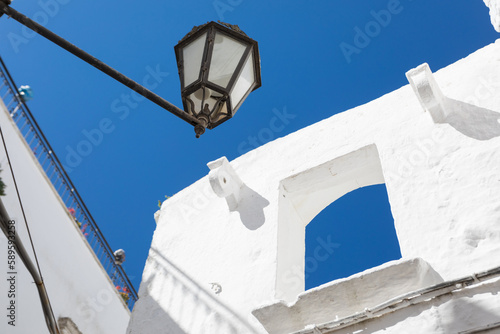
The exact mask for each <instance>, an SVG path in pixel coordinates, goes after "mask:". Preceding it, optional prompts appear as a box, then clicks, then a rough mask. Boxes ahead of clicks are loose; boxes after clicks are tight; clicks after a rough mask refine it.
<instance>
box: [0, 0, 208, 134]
mask: <svg viewBox="0 0 500 334" xmlns="http://www.w3.org/2000/svg"><path fill="white" fill-rule="evenodd" d="M9 4H10V0H0V16H1V15H2V14H3V13H5V14H7V15H8V16H10V17H12V18H13V19H14V20H16V21H17V22H19V23H21V24H23V25H25V26H26V27H28V28H30V29H31V30H33V31H35V32H36V33H38V34H40V35H42V36H43V37H45V38H47V39H48V40H49V41H51V42H53V43H55V44H57V45H59V46H60V47H62V48H63V49H65V50H66V51H68V52H70V53H72V54H74V55H75V56H77V57H78V58H80V59H82V60H83V61H85V62H87V63H88V64H90V65H92V66H94V67H95V68H97V69H98V70H100V71H102V72H104V73H106V74H107V75H109V76H110V77H112V78H113V79H115V80H117V81H119V82H121V83H122V84H124V85H125V86H127V87H129V88H130V89H132V90H134V91H136V92H137V93H138V94H141V95H142V96H144V97H145V98H147V99H148V100H150V101H152V102H154V103H156V104H157V105H159V106H160V107H162V108H163V109H165V110H167V111H169V112H171V113H172V114H174V115H175V116H177V117H179V118H182V119H183V120H185V121H186V122H188V123H190V124H191V125H194V126H196V125H200V121H199V120H198V119H196V118H195V117H193V116H191V115H189V114H187V113H186V112H184V111H183V110H182V109H180V108H178V107H176V106H175V105H173V104H172V103H170V102H168V101H167V100H165V99H164V98H162V97H160V96H158V95H157V94H155V93H153V92H152V91H150V90H149V89H147V88H145V87H144V86H141V85H140V84H138V83H137V82H135V81H134V80H132V79H130V78H129V77H127V76H125V75H123V74H121V73H120V72H118V71H117V70H115V69H114V68H112V67H110V66H108V65H106V64H105V63H103V62H102V61H100V60H99V59H97V58H95V57H93V56H92V55H90V54H88V53H87V52H85V51H83V50H82V49H80V48H78V47H77V46H75V45H73V44H71V43H70V42H68V41H67V40H65V39H64V38H62V37H59V36H58V35H56V34H54V33H53V32H52V31H50V30H48V29H47V28H45V27H44V26H42V25H40V24H38V23H36V22H35V21H33V20H31V19H30V18H28V17H26V16H25V15H23V14H21V13H19V12H18V11H16V10H15V9H13V8H12V7H10V6H9ZM201 125H204V124H201Z"/></svg>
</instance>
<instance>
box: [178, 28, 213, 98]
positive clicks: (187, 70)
mask: <svg viewBox="0 0 500 334" xmlns="http://www.w3.org/2000/svg"><path fill="white" fill-rule="evenodd" d="M206 39H207V34H206V33H204V34H203V35H201V36H200V37H198V38H197V39H195V40H194V41H193V42H191V43H190V44H188V45H186V46H185V47H184V48H183V49H182V58H183V59H184V67H183V68H184V87H183V88H185V87H187V86H189V85H190V84H192V83H193V82H194V81H196V80H198V78H199V77H200V70H201V61H202V59H203V50H204V48H205V40H206Z"/></svg>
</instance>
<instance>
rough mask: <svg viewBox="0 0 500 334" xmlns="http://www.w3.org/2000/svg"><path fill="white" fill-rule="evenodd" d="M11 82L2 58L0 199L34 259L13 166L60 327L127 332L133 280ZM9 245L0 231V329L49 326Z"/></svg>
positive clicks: (70, 332)
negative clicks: (0, 193) (0, 184)
mask: <svg viewBox="0 0 500 334" xmlns="http://www.w3.org/2000/svg"><path fill="white" fill-rule="evenodd" d="M16 87H17V86H15V84H14V83H13V81H12V79H11V78H10V77H9V75H8V73H7V70H6V69H5V67H4V65H3V63H2V64H0V96H1V97H2V98H3V99H4V100H3V101H2V100H0V127H1V131H2V135H3V139H2V140H1V144H0V165H1V169H2V171H1V173H0V177H1V178H2V180H3V182H4V183H5V184H6V189H5V193H6V195H5V196H2V197H1V198H0V199H1V200H2V202H3V204H4V205H5V208H6V211H7V213H8V215H9V217H10V219H11V220H12V221H14V223H13V224H12V225H14V226H15V233H16V234H17V235H18V236H19V237H20V239H21V240H22V242H23V244H24V246H25V248H26V249H27V250H28V252H29V253H30V258H31V260H32V261H33V262H34V263H35V255H34V254H33V251H32V248H31V245H30V237H29V236H28V232H27V229H26V225H25V222H24V219H23V212H22V211H21V205H20V201H19V198H18V197H17V193H16V186H15V185H14V178H13V177H12V174H11V168H12V170H13V172H14V176H15V180H16V183H17V188H18V190H19V194H20V199H21V202H22V206H23V208H24V211H25V214H26V219H27V222H28V226H29V230H30V234H31V239H32V242H33V245H34V249H35V251H36V257H37V259H38V262H39V267H40V269H41V274H42V277H43V279H44V282H45V286H46V289H47V292H48V295H49V298H50V303H51V306H52V309H53V313H54V316H55V318H56V320H57V321H58V323H59V328H60V330H61V334H82V333H83V334H120V333H125V331H126V328H127V324H128V321H129V318H130V311H129V307H128V306H133V300H130V298H132V299H135V297H134V296H133V292H132V291H131V292H130V293H126V292H125V293H124V291H123V287H126V286H129V289H132V290H133V287H130V282H129V281H128V278H126V275H125V274H124V273H123V270H122V269H121V268H119V267H118V266H115V265H114V263H113V258H112V255H111V254H110V249H109V246H108V245H107V243H106V241H105V239H104V238H103V237H102V235H101V234H100V232H99V230H98V228H97V225H95V222H94V221H93V219H92V217H91V215H90V213H89V212H88V210H87V208H86V207H85V204H84V203H83V201H82V200H81V198H80V197H79V195H78V193H77V191H76V190H75V189H74V188H73V185H72V183H71V181H70V180H69V178H67V175H65V173H64V172H63V170H62V169H61V166H60V164H58V160H57V158H55V156H54V154H53V153H52V152H51V149H50V145H49V144H48V143H47V142H46V140H45V138H44V136H43V133H41V131H40V129H38V127H37V125H36V122H35V121H34V119H32V118H31V116H30V113H29V110H28V109H27V107H26V106H24V105H23V104H22V103H20V100H19V99H18V98H16V93H17V89H16ZM4 145H5V147H6V150H5V149H4ZM6 153H8V155H9V158H10V164H9V159H8V158H7V154H6ZM13 230H14V229H13ZM11 248H12V246H10V244H9V243H8V240H7V239H6V237H5V236H4V234H3V233H0V267H1V272H2V276H1V279H0V291H1V293H0V309H1V310H2V311H1V316H0V317H1V319H2V321H0V333H6V334H7V333H8V334H32V333H37V334H38V333H40V334H43V333H49V331H48V329H47V326H46V323H45V319H44V315H43V312H42V307H41V303H40V298H39V296H38V292H37V288H36V285H35V284H34V283H33V282H34V281H33V278H32V277H31V275H30V274H29V273H28V271H27V270H26V268H25V266H24V264H23V263H22V262H21V259H20V258H19V254H12V252H9V250H10V249H11ZM116 285H120V291H118V290H117V289H116V287H115V286H116ZM125 291H127V290H125ZM120 292H121V294H120ZM129 295H130V296H129ZM127 299H129V300H127ZM126 300H127V301H128V304H129V305H127V303H126Z"/></svg>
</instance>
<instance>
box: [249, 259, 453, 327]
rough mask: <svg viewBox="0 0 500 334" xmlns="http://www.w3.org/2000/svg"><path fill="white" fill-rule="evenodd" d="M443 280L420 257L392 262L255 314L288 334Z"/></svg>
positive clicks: (270, 306) (322, 286)
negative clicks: (292, 301)
mask: <svg viewBox="0 0 500 334" xmlns="http://www.w3.org/2000/svg"><path fill="white" fill-rule="evenodd" d="M441 282H443V279H442V278H441V276H439V274H438V273H437V272H436V271H434V269H432V267H431V266H430V265H429V264H428V263H427V262H425V261H424V260H422V259H420V258H414V259H405V260H398V261H391V262H388V263H385V264H383V265H381V266H378V267H375V268H371V269H368V270H365V271H363V272H361V273H358V274H355V275H353V276H350V277H348V278H343V279H339V280H335V281H332V282H329V283H326V284H323V285H321V286H319V287H317V288H314V289H311V290H308V291H306V292H303V293H301V294H300V295H299V296H298V298H297V300H296V301H295V302H294V303H291V304H286V303H285V302H283V301H279V302H276V303H273V304H271V305H266V306H263V307H261V308H258V309H256V310H254V311H253V312H252V313H253V315H254V316H255V317H256V318H257V319H258V320H259V321H260V322H261V324H262V325H263V326H264V327H265V329H266V330H267V331H268V333H269V334H285V333H291V332H296V331H300V330H302V329H304V328H305V327H306V326H308V325H312V324H321V323H325V322H329V321H333V320H335V319H340V318H344V317H347V316H350V315H353V314H355V313H357V312H361V311H363V310H365V309H366V308H371V307H375V306H376V305H379V304H381V303H383V302H385V301H387V300H389V299H392V298H395V297H397V296H400V295H403V294H406V293H408V292H411V291H415V290H418V289H422V288H425V287H428V286H431V285H434V284H437V283H441Z"/></svg>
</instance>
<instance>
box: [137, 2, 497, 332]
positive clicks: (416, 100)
mask: <svg viewBox="0 0 500 334" xmlns="http://www.w3.org/2000/svg"><path fill="white" fill-rule="evenodd" d="M485 3H486V4H487V5H488V6H489V7H490V10H491V11H490V13H491V17H492V23H493V25H494V26H495V28H496V29H497V30H499V31H500V26H499V23H498V22H499V18H500V13H499V8H500V6H499V2H498V1H486V0H485ZM498 64H500V40H498V41H497V42H496V43H494V44H491V45H488V46H486V47H485V48H483V49H480V50H478V51H476V52H475V53H473V54H471V55H470V56H468V57H467V58H465V59H462V60H460V61H458V62H456V63H454V64H452V65H449V66H448V67H446V68H443V69H441V70H439V71H437V72H436V73H432V71H431V70H430V68H429V67H428V66H427V64H422V65H421V66H419V67H418V68H415V69H413V70H410V71H408V72H407V73H406V76H407V78H408V81H409V84H408V85H406V86H404V87H402V88H400V89H398V90H396V91H394V92H392V93H389V94H387V95H385V96H382V97H380V98H378V99H376V100H374V101H372V102H370V103H368V104H365V105H362V106H359V107H357V108H354V109H352V110H348V111H345V112H343V113H341V114H337V115H334V116H333V117H331V118H329V119H326V120H324V121H321V122H319V123H316V124H314V125H311V126H309V127H306V128H304V129H302V130H299V131H297V132H295V133H292V134H290V135H288V136H286V137H284V138H280V139H277V140H275V141H273V142H270V143H268V144H266V145H263V146H261V147H259V148H257V149H255V150H253V151H251V152H248V153H246V154H244V155H242V156H240V157H238V158H237V159H235V160H234V161H231V162H228V161H227V159H225V158H224V157H223V158H221V159H219V160H217V161H213V162H210V163H209V164H208V167H209V169H210V172H209V173H208V175H207V176H206V177H204V178H202V179H200V180H199V181H197V182H196V183H194V184H192V185H191V186H189V187H188V188H186V189H184V190H183V191H181V192H179V193H178V194H176V195H175V196H173V197H172V198H170V199H169V200H168V201H165V202H164V203H163V205H162V207H161V210H160V211H159V212H157V214H156V215H155V218H156V220H157V228H156V231H155V234H154V237H153V241H152V244H151V249H150V253H149V257H148V260H147V263H146V267H145V271H144V274H143V278H142V283H141V287H140V291H139V296H140V299H139V301H138V303H137V304H136V307H135V309H134V312H133V314H132V318H131V322H130V324H129V327H128V331H127V333H128V334H139V333H141V334H144V333H160V332H161V333H174V334H177V333H179V334H184V333H271V334H274V333H276V334H277V333H297V334H298V333H301V334H305V333H311V334H318V333H382V332H383V333H499V332H500V299H499V298H498V295H497V294H498V291H499V289H500V281H499V275H500V268H499V266H500V263H499V262H498V259H499V258H500V204H499V203H500V201H499V199H500V195H499V194H500V168H499V166H500V66H498ZM277 156H279V157H280V158H279V159H276V157H277ZM375 184H385V185H386V188H387V191H388V195H389V202H390V206H391V211H392V215H393V217H394V224H395V228H396V231H397V236H398V240H399V244H400V248H401V253H402V259H401V260H398V261H392V262H389V263H386V264H383V265H381V266H379V267H375V268H372V269H369V270H367V271H364V272H362V273H359V274H356V275H354V276H351V277H348V278H345V279H341V280H336V281H333V282H330V283H327V284H324V285H322V286H320V287H317V288H314V289H311V290H308V291H304V256H305V247H304V242H305V241H304V240H305V227H306V225H307V224H308V223H309V222H310V221H311V220H312V219H313V218H314V217H315V216H316V215H317V214H318V213H319V212H321V211H322V210H323V209H324V208H325V207H327V206H328V205H329V204H331V203H332V202H334V201H335V200H337V199H339V198H340V197H342V196H343V195H345V194H347V193H349V192H351V191H353V190H355V189H358V188H361V187H365V186H370V185H375Z"/></svg>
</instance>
